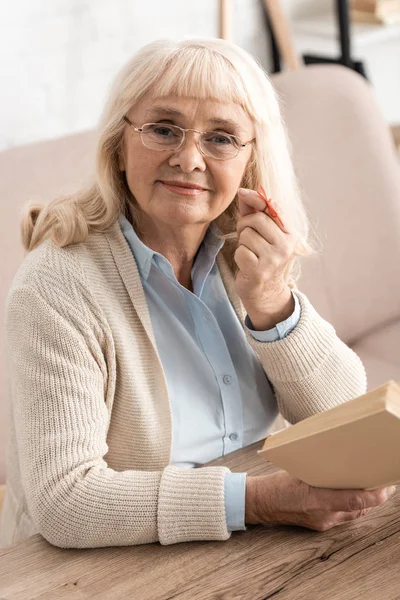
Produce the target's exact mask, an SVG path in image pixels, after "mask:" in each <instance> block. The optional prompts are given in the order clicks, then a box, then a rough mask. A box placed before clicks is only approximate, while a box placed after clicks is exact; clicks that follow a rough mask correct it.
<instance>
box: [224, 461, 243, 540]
mask: <svg viewBox="0 0 400 600" xmlns="http://www.w3.org/2000/svg"><path fill="white" fill-rule="evenodd" d="M246 477H247V473H231V472H229V473H226V474H225V479H224V487H225V514H226V526H227V529H228V531H239V530H245V529H247V527H246V525H245V523H244V517H245V505H246Z"/></svg>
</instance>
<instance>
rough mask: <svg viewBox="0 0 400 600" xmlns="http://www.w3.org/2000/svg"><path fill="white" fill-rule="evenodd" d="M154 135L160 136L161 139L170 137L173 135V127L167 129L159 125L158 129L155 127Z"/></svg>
mask: <svg viewBox="0 0 400 600" xmlns="http://www.w3.org/2000/svg"><path fill="white" fill-rule="evenodd" d="M153 133H155V134H156V135H159V136H160V137H168V136H171V135H173V129H171V127H166V126H165V125H163V126H160V125H159V126H158V127H154V129H153Z"/></svg>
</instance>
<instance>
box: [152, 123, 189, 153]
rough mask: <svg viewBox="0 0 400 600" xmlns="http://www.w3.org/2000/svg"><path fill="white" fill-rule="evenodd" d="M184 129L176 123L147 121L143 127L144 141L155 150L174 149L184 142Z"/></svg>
mask: <svg viewBox="0 0 400 600" xmlns="http://www.w3.org/2000/svg"><path fill="white" fill-rule="evenodd" d="M182 138H183V131H182V130H181V129H179V127H175V125H167V124H165V123H147V124H146V125H143V127H142V141H143V144H144V145H145V146H147V148H152V149H153V150H174V148H178V146H180V144H181V143H182Z"/></svg>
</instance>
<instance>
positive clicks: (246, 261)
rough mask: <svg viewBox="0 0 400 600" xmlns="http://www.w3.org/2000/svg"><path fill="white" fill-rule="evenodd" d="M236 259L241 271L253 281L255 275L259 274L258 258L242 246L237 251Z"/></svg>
mask: <svg viewBox="0 0 400 600" xmlns="http://www.w3.org/2000/svg"><path fill="white" fill-rule="evenodd" d="M234 259H235V262H236V264H237V266H238V267H239V270H240V271H243V273H246V276H247V277H248V278H249V279H251V278H252V276H253V275H255V276H256V275H257V272H258V257H257V256H256V255H255V254H254V252H252V251H251V250H249V248H246V246H243V244H241V245H240V246H239V247H238V248H237V249H236V250H235V254H234Z"/></svg>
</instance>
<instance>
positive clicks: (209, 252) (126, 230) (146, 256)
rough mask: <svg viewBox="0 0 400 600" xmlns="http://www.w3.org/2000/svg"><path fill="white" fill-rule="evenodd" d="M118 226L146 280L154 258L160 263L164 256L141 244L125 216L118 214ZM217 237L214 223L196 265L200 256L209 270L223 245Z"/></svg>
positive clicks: (216, 228) (217, 233) (198, 254)
mask: <svg viewBox="0 0 400 600" xmlns="http://www.w3.org/2000/svg"><path fill="white" fill-rule="evenodd" d="M119 224H120V227H121V230H122V233H123V234H124V236H125V238H126V240H127V242H128V244H129V247H130V249H131V251H132V253H133V255H134V257H135V259H136V262H137V265H138V269H139V272H140V274H141V276H142V277H143V278H144V279H146V280H147V279H148V277H149V274H150V269H151V265H152V263H153V262H155V257H159V260H161V261H162V260H164V261H165V260H167V259H166V258H165V256H163V255H162V254H160V253H159V252H155V250H152V249H151V248H149V247H148V246H146V245H145V244H144V243H143V242H142V240H141V239H140V238H139V236H138V235H137V233H136V231H135V230H134V228H133V227H132V225H131V223H130V222H129V221H128V219H127V218H126V217H125V215H123V214H120V216H119ZM219 235H221V230H220V229H219V227H218V226H217V225H216V224H215V223H214V222H212V223H210V226H209V228H208V229H207V231H206V235H205V236H204V239H203V242H202V244H201V246H200V248H199V251H198V253H197V256H196V261H195V263H197V259H200V256H202V260H201V262H203V260H205V261H206V262H208V263H209V265H210V268H211V266H212V265H213V264H214V262H215V259H216V257H217V254H218V252H219V251H220V250H221V248H222V246H223V245H224V243H225V241H224V240H221V239H220V238H219V237H218V236H219Z"/></svg>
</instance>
